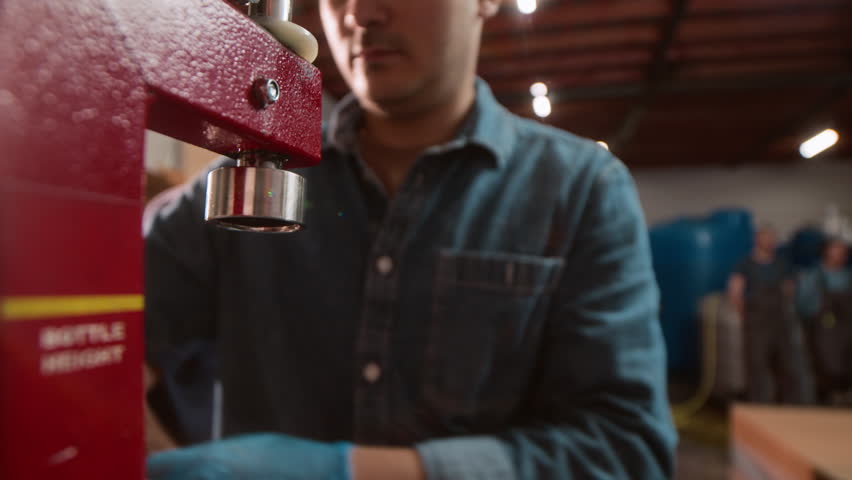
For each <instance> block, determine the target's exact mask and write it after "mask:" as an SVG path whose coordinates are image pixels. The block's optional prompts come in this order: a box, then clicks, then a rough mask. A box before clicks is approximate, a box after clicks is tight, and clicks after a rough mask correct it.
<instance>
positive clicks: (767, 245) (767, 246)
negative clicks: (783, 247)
mask: <svg viewBox="0 0 852 480" xmlns="http://www.w3.org/2000/svg"><path fill="white" fill-rule="evenodd" d="M755 243H756V244H757V248H758V249H760V250H762V251H764V252H772V251H774V250H775V244H776V243H777V242H776V238H775V231H773V230H772V229H768V228H764V229H761V230H759V231H758V232H757V238H756V239H755Z"/></svg>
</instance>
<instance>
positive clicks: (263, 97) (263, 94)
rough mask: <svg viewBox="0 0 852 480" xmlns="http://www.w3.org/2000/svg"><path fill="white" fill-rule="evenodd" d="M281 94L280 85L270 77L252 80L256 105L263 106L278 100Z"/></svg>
mask: <svg viewBox="0 0 852 480" xmlns="http://www.w3.org/2000/svg"><path fill="white" fill-rule="evenodd" d="M280 96H281V87H279V86H278V82H276V81H275V80H272V79H271V78H260V79H257V80H255V82H254V97H255V100H257V103H258V107H260V108H264V107H267V106H269V105H272V104H273V103H275V102H277V101H278V98H279V97H280Z"/></svg>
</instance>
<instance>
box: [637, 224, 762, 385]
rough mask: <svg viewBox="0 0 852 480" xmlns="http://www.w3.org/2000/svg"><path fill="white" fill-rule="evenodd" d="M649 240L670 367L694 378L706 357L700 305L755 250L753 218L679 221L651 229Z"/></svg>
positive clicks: (717, 289) (722, 284) (724, 283)
mask: <svg viewBox="0 0 852 480" xmlns="http://www.w3.org/2000/svg"><path fill="white" fill-rule="evenodd" d="M650 235H651V251H652V253H653V257H654V271H655V273H656V276H657V282H658V284H659V286H660V293H661V311H660V322H661V323H662V328H663V333H664V335H665V339H666V347H667V349H668V366H669V369H670V370H672V371H676V372H681V373H692V372H694V371H696V370H697V369H698V366H699V358H700V353H701V349H700V345H701V343H700V339H699V325H700V321H699V317H698V305H699V302H700V300H701V298H703V297H704V296H705V295H707V294H709V293H711V292H714V291H719V290H723V289H724V288H725V285H726V283H727V281H728V277H729V276H730V274H731V271H732V270H733V269H734V267H735V266H736V265H737V263H738V262H739V261H740V260H741V259H742V258H744V257H745V256H746V255H748V253H749V252H750V251H751V248H752V237H753V227H752V220H751V214H749V212H748V211H746V210H742V209H727V210H719V211H716V212H714V213H713V214H711V215H709V216H707V217H703V218H679V219H677V220H674V221H672V222H670V223H666V224H663V225H659V226H656V227H654V228H652V229H651V232H650Z"/></svg>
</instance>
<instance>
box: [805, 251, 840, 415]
mask: <svg viewBox="0 0 852 480" xmlns="http://www.w3.org/2000/svg"><path fill="white" fill-rule="evenodd" d="M848 260H849V250H848V246H847V245H846V243H845V242H843V240H842V239H840V238H829V239H827V240H826V242H825V245H824V246H823V255H822V261H821V262H820V264H819V265H817V266H816V267H814V268H813V269H811V270H809V271H807V272H805V273H804V274H803V275H802V276H801V277H800V279H799V285H798V288H797V292H796V293H797V295H796V296H797V298H796V303H797V307H798V309H799V313H800V314H801V316H802V318H804V319H806V321H807V325H808V333H809V340H810V342H809V343H810V346H811V354H812V355H811V356H812V358H813V361H814V373H815V374H816V375H815V376H816V380H817V388H818V391H819V394H820V395H819V396H820V399H821V400H822V401H824V402H827V403H842V402H843V400H842V397H843V396H849V393H852V391H848V390H849V389H850V388H852V269H850V268H849V265H848ZM846 391H848V392H846ZM844 392H846V394H845V395H844ZM846 402H847V403H848V400H846Z"/></svg>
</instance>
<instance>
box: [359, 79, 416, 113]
mask: <svg viewBox="0 0 852 480" xmlns="http://www.w3.org/2000/svg"><path fill="white" fill-rule="evenodd" d="M352 90H353V92H354V93H355V96H356V97H358V99H359V100H361V101H362V102H366V103H370V104H373V105H375V106H377V107H379V108H383V109H384V108H393V107H394V106H396V105H400V104H405V103H406V102H410V101H411V99H412V96H414V95H416V92H417V84H416V83H415V82H413V81H411V79H404V78H401V77H398V76H394V75H381V74H379V75H369V76H366V77H365V78H362V79H360V80H359V81H356V82H355V85H353V89H352Z"/></svg>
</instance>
